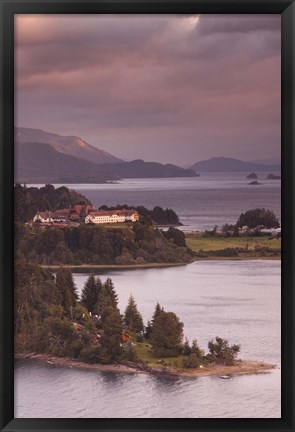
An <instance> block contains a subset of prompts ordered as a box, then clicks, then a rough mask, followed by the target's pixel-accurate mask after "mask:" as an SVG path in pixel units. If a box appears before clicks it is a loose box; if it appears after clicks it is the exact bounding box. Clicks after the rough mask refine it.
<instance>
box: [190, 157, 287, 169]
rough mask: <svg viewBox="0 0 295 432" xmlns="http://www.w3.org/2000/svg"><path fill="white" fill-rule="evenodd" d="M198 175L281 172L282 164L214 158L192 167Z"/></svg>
mask: <svg viewBox="0 0 295 432" xmlns="http://www.w3.org/2000/svg"><path fill="white" fill-rule="evenodd" d="M190 168H191V169H193V170H194V171H195V172H196V173H201V172H248V171H269V172H271V171H280V170H281V165H280V164H265V163H257V162H246V161H242V160H240V159H233V158H229V157H213V158H211V159H207V160H203V161H200V162H197V163H195V164H194V165H192V166H191V167H190Z"/></svg>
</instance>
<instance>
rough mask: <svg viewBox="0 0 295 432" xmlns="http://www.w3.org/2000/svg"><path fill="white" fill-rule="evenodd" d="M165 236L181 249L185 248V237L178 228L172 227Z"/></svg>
mask: <svg viewBox="0 0 295 432" xmlns="http://www.w3.org/2000/svg"><path fill="white" fill-rule="evenodd" d="M164 236H165V237H166V238H167V239H168V240H171V241H172V242H173V243H174V244H176V245H177V246H180V247H185V246H186V243H185V235H184V233H183V232H182V231H180V230H178V229H177V228H173V227H170V228H169V230H168V231H167V232H164Z"/></svg>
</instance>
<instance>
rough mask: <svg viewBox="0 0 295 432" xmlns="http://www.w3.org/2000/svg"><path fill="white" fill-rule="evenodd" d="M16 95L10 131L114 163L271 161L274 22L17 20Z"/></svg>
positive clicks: (275, 94)
mask: <svg viewBox="0 0 295 432" xmlns="http://www.w3.org/2000/svg"><path fill="white" fill-rule="evenodd" d="M16 85H17V98H16V108H17V110H16V113H17V117H16V121H17V123H18V124H19V125H23V126H28V127H36V128H41V129H44V130H48V131H52V132H57V133H60V134H71V135H73V134H76V135H80V136H82V137H83V138H84V139H86V140H88V142H90V143H91V144H94V145H97V146H98V147H101V148H104V149H105V150H107V151H110V152H113V153H114V154H115V155H117V156H119V157H122V158H126V159H133V158H137V157H141V158H144V159H149V160H151V159H153V160H159V161H163V162H164V161H165V162H168V161H172V162H178V163H185V162H187V161H192V160H199V159H202V158H206V157H210V156H214V155H227V156H229V155H231V156H236V157H241V158H246V159H247V158H248V159H249V158H250V159H251V158H252V159H255V157H256V156H257V157H260V156H264V154H265V153H267V154H269V155H271V156H272V155H277V154H279V151H280V16H244V15H243V16H225V15H220V16H214V15H210V16H208V15H206V16H200V17H197V16H168V15H167V16H163V17H159V16H112V15H105V16H83V17H76V16H50V15H47V16H38V17H37V16H21V17H18V18H17V19H16ZM180 147H181V152H180V151H179V148H180Z"/></svg>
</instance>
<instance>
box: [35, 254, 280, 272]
mask: <svg viewBox="0 0 295 432" xmlns="http://www.w3.org/2000/svg"><path fill="white" fill-rule="evenodd" d="M256 260H266V261H267V260H276V261H277V260H281V255H274V256H235V257H225V256H207V257H195V258H194V259H193V260H192V261H190V262H187V263H146V264H126V265H124V264H122V265H121V264H76V265H75V264H49V265H41V267H42V268H45V269H48V270H57V269H58V268H59V267H64V268H69V269H72V270H73V269H77V270H85V271H87V270H88V269H90V270H91V269H98V270H106V271H108V270H140V269H153V268H165V267H166V268H168V267H180V266H186V265H189V264H192V263H193V262H196V261H256Z"/></svg>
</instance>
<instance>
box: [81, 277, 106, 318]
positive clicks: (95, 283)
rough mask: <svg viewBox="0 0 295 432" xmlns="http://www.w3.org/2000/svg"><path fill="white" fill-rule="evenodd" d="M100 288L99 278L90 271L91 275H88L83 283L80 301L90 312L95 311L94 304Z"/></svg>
mask: <svg viewBox="0 0 295 432" xmlns="http://www.w3.org/2000/svg"><path fill="white" fill-rule="evenodd" d="M101 289H102V283H101V280H100V279H99V278H98V277H95V276H94V274H93V273H91V275H90V276H89V277H88V279H87V281H86V282H85V284H84V287H83V290H82V295H81V303H82V304H83V306H85V307H86V309H87V310H88V311H89V312H91V313H93V312H95V311H96V304H97V301H98V297H99V294H100V291H101Z"/></svg>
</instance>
